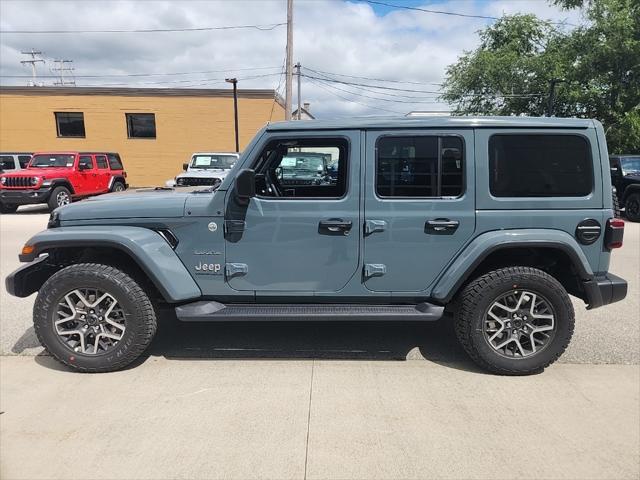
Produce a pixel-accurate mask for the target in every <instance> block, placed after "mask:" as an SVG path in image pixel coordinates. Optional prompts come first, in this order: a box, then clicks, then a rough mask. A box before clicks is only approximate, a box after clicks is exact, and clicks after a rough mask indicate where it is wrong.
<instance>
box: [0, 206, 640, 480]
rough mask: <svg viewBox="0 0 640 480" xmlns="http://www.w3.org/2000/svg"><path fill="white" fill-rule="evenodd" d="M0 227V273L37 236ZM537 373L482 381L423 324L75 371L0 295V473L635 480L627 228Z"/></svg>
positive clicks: (635, 377) (184, 340)
mask: <svg viewBox="0 0 640 480" xmlns="http://www.w3.org/2000/svg"><path fill="white" fill-rule="evenodd" d="M26 210H27V211H25V212H22V213H20V214H17V215H3V216H1V217H0V244H1V247H0V276H1V277H2V279H3V280H4V277H5V276H6V275H7V274H8V273H10V272H11V271H12V270H13V269H15V268H16V267H17V266H18V261H17V253H18V251H19V249H20V248H21V246H22V244H23V243H24V242H25V240H27V239H28V238H29V236H30V235H31V234H33V233H35V232H37V231H38V230H40V229H42V228H44V226H45V224H46V220H47V214H45V213H42V210H41V209H38V208H29V209H26ZM611 271H612V272H613V273H616V274H617V275H620V276H622V277H624V278H626V279H627V281H628V282H629V293H628V297H627V299H626V300H625V301H624V302H621V303H618V304H614V305H611V306H609V307H607V308H602V309H597V310H594V311H586V310H585V309H584V306H583V305H582V302H580V301H576V313H577V324H576V332H575V335H574V339H573V341H572V344H571V346H570V348H569V350H568V351H567V352H566V353H565V355H564V356H563V357H562V358H561V361H560V362H561V363H560V364H556V365H554V366H552V367H550V368H548V369H547V371H546V372H545V373H543V374H541V375H536V376H532V377H522V378H507V377H496V376H491V375H486V374H484V373H482V372H480V371H479V370H478V369H476V368H475V367H474V365H473V364H472V363H470V362H469V361H468V360H467V358H466V357H465V355H464V353H463V352H462V351H461V350H460V348H459V347H458V346H457V344H456V342H455V339H454V337H453V332H452V330H451V328H450V325H448V324H447V323H446V322H435V323H432V324H411V323H407V324H398V323H357V324H348V323H347V324H332V323H324V324H323V323H311V324H305V325H300V324H235V325H233V324H211V325H190V324H185V325H178V324H177V323H176V322H175V321H174V320H173V319H172V318H169V317H168V318H163V319H162V321H161V323H160V330H159V334H158V337H157V339H156V341H155V342H154V344H153V345H152V348H151V350H150V354H149V355H148V357H146V358H144V359H142V360H141V361H140V362H138V363H137V364H136V365H134V367H133V368H130V369H128V370H126V371H123V372H116V373H112V374H102V375H81V374H75V373H71V372H68V371H66V370H65V369H64V368H62V367H60V366H58V365H57V364H56V363H55V362H54V361H52V360H51V359H50V358H49V357H47V356H45V355H43V354H42V350H41V348H40V347H39V346H38V343H37V340H36V338H35V336H34V333H33V329H32V327H31V308H32V304H33V300H34V298H33V297H30V298H28V299H16V298H13V297H10V296H9V295H8V294H7V293H6V292H5V290H4V288H2V293H1V295H0V353H1V354H2V357H1V358H0V382H1V387H2V388H1V390H0V411H1V412H2V414H0V437H1V438H0V440H1V441H0V477H2V478H87V477H89V476H91V477H93V478H134V477H136V478H238V479H247V478H274V479H282V478H317V479H328V478H335V479H346V478H362V479H369V478H379V479H392V478H397V479H409V478H416V479H419V478H483V479H484V478H486V479H489V478H505V479H506V478H532V479H533V478H554V479H555V478H593V479H601V478H611V479H621V478H624V479H626V478H629V479H631V478H634V479H636V478H639V477H640V366H639V364H640V305H639V299H640V291H639V288H640V225H638V224H631V223H627V226H626V232H625V246H624V247H623V248H622V249H621V250H618V251H616V252H614V256H613V261H612V267H611Z"/></svg>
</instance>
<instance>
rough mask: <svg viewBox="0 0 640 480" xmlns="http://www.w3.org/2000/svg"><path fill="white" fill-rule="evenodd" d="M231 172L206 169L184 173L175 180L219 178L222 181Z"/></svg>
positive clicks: (219, 169) (220, 169)
mask: <svg viewBox="0 0 640 480" xmlns="http://www.w3.org/2000/svg"><path fill="white" fill-rule="evenodd" d="M230 171H231V170H229V169H228V170H223V169H222V168H208V169H206V170H205V169H202V170H187V171H186V172H183V173H180V174H179V175H176V178H183V177H187V178H219V179H220V180H223V179H224V177H226V176H227V175H229V172H230Z"/></svg>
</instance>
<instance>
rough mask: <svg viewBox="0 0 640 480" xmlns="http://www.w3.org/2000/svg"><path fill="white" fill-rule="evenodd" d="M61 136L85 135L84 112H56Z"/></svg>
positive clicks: (57, 127) (57, 126) (58, 130)
mask: <svg viewBox="0 0 640 480" xmlns="http://www.w3.org/2000/svg"><path fill="white" fill-rule="evenodd" d="M55 116H56V129H57V132H58V136H59V137H84V136H85V134H84V114H83V113H82V112H55Z"/></svg>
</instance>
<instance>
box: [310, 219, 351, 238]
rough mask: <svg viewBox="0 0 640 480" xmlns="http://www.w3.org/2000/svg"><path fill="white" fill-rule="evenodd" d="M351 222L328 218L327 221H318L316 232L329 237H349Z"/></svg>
mask: <svg viewBox="0 0 640 480" xmlns="http://www.w3.org/2000/svg"><path fill="white" fill-rule="evenodd" d="M352 226H353V222H352V221H351V220H342V219H341V218H330V219H329V220H320V223H319V224H318V232H319V233H323V234H326V233H328V234H329V235H340V234H341V235H349V232H350V231H351V228H352Z"/></svg>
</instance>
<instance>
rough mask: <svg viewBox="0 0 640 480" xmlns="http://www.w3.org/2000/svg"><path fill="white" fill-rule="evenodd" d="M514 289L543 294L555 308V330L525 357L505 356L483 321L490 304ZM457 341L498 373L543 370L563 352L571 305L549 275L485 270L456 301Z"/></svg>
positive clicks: (567, 339)
mask: <svg viewBox="0 0 640 480" xmlns="http://www.w3.org/2000/svg"><path fill="white" fill-rule="evenodd" d="M514 289H522V290H528V291H532V292H534V293H537V294H540V295H542V296H543V297H545V298H546V299H547V300H548V301H549V302H550V304H551V306H552V308H553V310H554V311H555V321H556V330H555V334H554V336H553V337H552V339H551V340H550V343H549V344H548V345H547V346H546V347H545V348H543V349H541V351H540V352H538V353H535V354H533V355H531V356H529V357H524V358H507V357H504V356H502V355H500V354H499V353H498V352H496V350H494V349H493V348H492V347H491V346H489V343H488V341H487V340H486V339H485V337H484V335H485V334H484V331H483V321H484V317H485V315H486V312H487V310H488V308H489V306H490V305H491V304H492V303H493V302H494V301H495V300H496V299H497V298H499V297H500V295H502V294H504V293H506V292H508V291H510V290H514ZM455 312H456V315H455V330H456V336H457V337H458V341H459V342H460V344H461V345H462V347H463V348H464V350H465V351H466V352H467V354H468V355H469V356H470V357H471V359H472V360H473V361H474V362H476V363H477V364H478V365H479V366H480V367H482V368H483V369H485V370H488V371H489V372H492V373H495V374H499V375H530V374H535V373H540V372H542V371H543V370H544V369H545V368H546V367H548V366H549V365H551V364H552V363H553V362H555V361H556V360H557V359H558V358H559V357H560V356H561V355H562V353H563V352H564V351H565V349H566V348H567V346H568V345H569V342H570V341H571V337H572V335H573V329H574V324H575V314H574V310H573V305H572V303H571V300H570V298H569V295H568V294H567V292H566V290H565V289H564V287H563V286H562V285H561V284H560V282H558V281H557V280H556V279H555V278H553V277H552V276H551V275H549V274H547V273H545V272H543V271H542V270H538V269H536V268H530V267H508V268H502V269H499V270H494V271H492V272H489V273H486V274H484V275H482V276H481V277H479V278H477V279H475V280H473V281H472V282H471V283H469V284H468V285H467V286H466V287H465V288H464V289H463V290H462V292H461V293H460V294H459V295H458V297H457V299H456V304H455Z"/></svg>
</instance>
